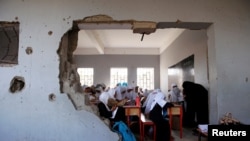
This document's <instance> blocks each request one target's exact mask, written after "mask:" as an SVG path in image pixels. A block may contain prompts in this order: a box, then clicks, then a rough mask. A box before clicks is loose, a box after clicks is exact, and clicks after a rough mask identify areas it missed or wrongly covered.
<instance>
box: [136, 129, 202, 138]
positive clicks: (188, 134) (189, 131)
mask: <svg viewBox="0 0 250 141" xmlns="http://www.w3.org/2000/svg"><path fill="white" fill-rule="evenodd" d="M135 136H136V138H137V140H138V141H139V134H135ZM172 137H173V138H174V140H173V141H198V136H197V135H193V132H192V129H189V128H183V135H182V138H180V132H179V130H172ZM144 141H153V139H152V138H150V137H148V136H146V137H145V140H144ZM201 141H207V138H204V137H201Z"/></svg>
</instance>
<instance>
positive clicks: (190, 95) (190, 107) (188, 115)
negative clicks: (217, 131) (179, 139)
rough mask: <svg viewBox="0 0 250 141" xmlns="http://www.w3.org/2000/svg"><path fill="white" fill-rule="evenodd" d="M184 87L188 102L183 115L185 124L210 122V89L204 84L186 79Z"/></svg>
mask: <svg viewBox="0 0 250 141" xmlns="http://www.w3.org/2000/svg"><path fill="white" fill-rule="evenodd" d="M182 87H183V95H184V97H185V101H186V104H187V105H186V112H185V113H184V117H183V118H184V123H183V124H184V126H188V127H196V126H197V125H198V124H208V123H209V120H208V117H209V115H208V91H207V90H206V89H205V88H204V87H203V86H202V85H200V84H197V83H193V82H189V81H184V82H183V84H182ZM195 115H196V119H197V122H196V121H195Z"/></svg>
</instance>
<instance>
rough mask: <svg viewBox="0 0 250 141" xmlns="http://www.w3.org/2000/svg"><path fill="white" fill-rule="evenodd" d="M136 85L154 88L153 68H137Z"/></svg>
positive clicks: (149, 88)
mask: <svg viewBox="0 0 250 141" xmlns="http://www.w3.org/2000/svg"><path fill="white" fill-rule="evenodd" d="M137 86H139V87H140V88H143V89H148V90H153V89H154V68H137Z"/></svg>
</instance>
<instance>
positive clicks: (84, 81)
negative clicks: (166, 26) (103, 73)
mask: <svg viewBox="0 0 250 141" xmlns="http://www.w3.org/2000/svg"><path fill="white" fill-rule="evenodd" d="M77 72H78V74H79V75H80V82H81V85H87V86H91V85H93V84H94V69H93V68H78V69H77Z"/></svg>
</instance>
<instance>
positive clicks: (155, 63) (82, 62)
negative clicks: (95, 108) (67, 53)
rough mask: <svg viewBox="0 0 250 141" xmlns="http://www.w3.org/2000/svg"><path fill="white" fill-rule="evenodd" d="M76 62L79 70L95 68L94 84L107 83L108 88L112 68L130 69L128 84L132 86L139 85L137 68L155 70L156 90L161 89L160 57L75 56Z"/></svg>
mask: <svg viewBox="0 0 250 141" xmlns="http://www.w3.org/2000/svg"><path fill="white" fill-rule="evenodd" d="M74 61H75V63H76V64H77V67H78V68H81V67H92V68H94V73H95V75H94V84H98V83H105V84H106V85H107V86H110V68H112V67H125V68H128V84H130V85H136V84H137V80H136V79H137V73H136V71H137V67H142V68H143V67H150V68H154V72H155V76H154V80H155V88H160V67H159V65H160V64H159V62H160V60H159V55H75V56H74ZM133 81H134V84H133ZM111 87H113V86H111Z"/></svg>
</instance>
